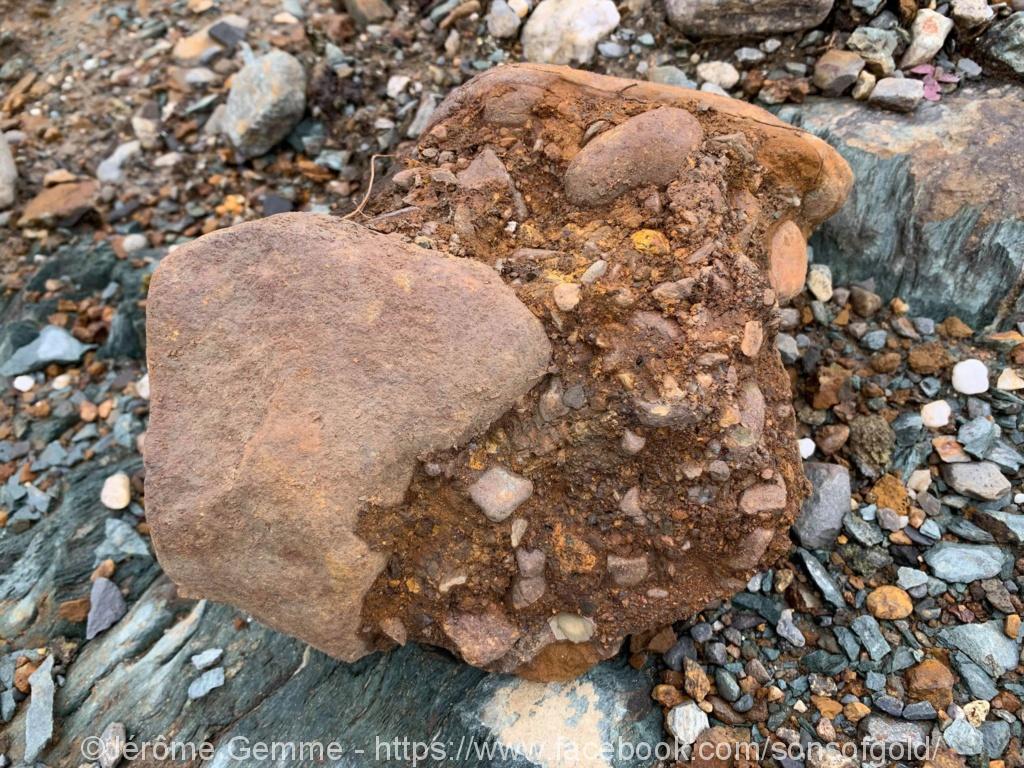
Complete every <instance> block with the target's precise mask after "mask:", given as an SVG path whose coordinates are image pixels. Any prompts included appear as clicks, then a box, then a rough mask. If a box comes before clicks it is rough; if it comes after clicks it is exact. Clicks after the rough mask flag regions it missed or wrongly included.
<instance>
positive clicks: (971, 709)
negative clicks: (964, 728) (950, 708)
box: [964, 699, 992, 728]
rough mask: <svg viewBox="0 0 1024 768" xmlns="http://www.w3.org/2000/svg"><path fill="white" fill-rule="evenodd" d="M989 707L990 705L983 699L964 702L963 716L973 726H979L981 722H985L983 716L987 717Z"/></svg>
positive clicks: (990, 707)
mask: <svg viewBox="0 0 1024 768" xmlns="http://www.w3.org/2000/svg"><path fill="white" fill-rule="evenodd" d="M991 709H992V705H991V704H989V703H988V702H987V701H985V700H983V699H978V700H976V701H970V702H968V703H967V704H964V717H966V718H967V722H968V723H970V724H971V725H973V726H974V727H975V728H980V727H981V724H982V723H984V722H985V718H987V717H988V713H989V710H991Z"/></svg>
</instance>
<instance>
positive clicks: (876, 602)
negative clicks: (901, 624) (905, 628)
mask: <svg viewBox="0 0 1024 768" xmlns="http://www.w3.org/2000/svg"><path fill="white" fill-rule="evenodd" d="M867 607H868V610H869V611H871V615H872V616H874V617H875V618H876V619H888V620H892V619H905V618H907V616H909V615H910V614H911V613H913V611H914V602H913V601H912V600H911V599H910V595H908V594H907V593H906V592H904V591H903V590H902V589H900V588H899V587H894V586H891V585H887V586H883V587H879V588H878V589H875V590H873V591H872V592H871V593H870V594H869V595H868V598H867Z"/></svg>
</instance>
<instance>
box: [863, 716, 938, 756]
mask: <svg viewBox="0 0 1024 768" xmlns="http://www.w3.org/2000/svg"><path fill="white" fill-rule="evenodd" d="M859 730H860V733H861V735H862V738H863V748H864V749H865V750H869V751H867V752H866V754H882V755H884V754H888V753H889V752H890V751H892V752H894V753H895V752H896V751H897V750H899V754H901V755H905V756H906V755H923V754H926V750H927V749H928V747H929V742H928V736H929V733H930V730H931V729H930V727H929V726H928V725H926V724H923V723H913V722H906V721H901V720H896V719H893V718H891V717H886V716H885V715H877V714H873V715H869V716H868V717H865V718H864V719H863V720H861V721H860V723H859ZM876 745H877V746H876ZM928 754H931V753H930V752H929V753H928Z"/></svg>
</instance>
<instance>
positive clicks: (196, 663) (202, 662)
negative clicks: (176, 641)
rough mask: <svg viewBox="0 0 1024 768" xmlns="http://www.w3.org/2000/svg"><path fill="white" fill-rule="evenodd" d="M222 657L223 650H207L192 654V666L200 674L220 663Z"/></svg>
mask: <svg viewBox="0 0 1024 768" xmlns="http://www.w3.org/2000/svg"><path fill="white" fill-rule="evenodd" d="M223 655H224V649H223V648H207V649H206V650H205V651H200V652H199V653H194V654H192V658H191V662H192V666H193V667H195V668H196V669H198V670H199V671H200V672H202V671H203V670H204V669H209V668H210V667H212V666H213V665H214V664H216V663H217V662H218V661H220V657H221V656H223Z"/></svg>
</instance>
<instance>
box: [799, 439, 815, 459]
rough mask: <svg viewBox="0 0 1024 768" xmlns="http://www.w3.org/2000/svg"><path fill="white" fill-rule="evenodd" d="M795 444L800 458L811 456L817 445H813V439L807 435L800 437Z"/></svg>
mask: <svg viewBox="0 0 1024 768" xmlns="http://www.w3.org/2000/svg"><path fill="white" fill-rule="evenodd" d="M797 445H798V446H799V448H800V458H801V459H809V458H811V456H813V455H814V449H815V448H816V447H817V446H815V444H814V441H813V440H811V438H809V437H804V438H802V439H800V440H799V441H798V442H797Z"/></svg>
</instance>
